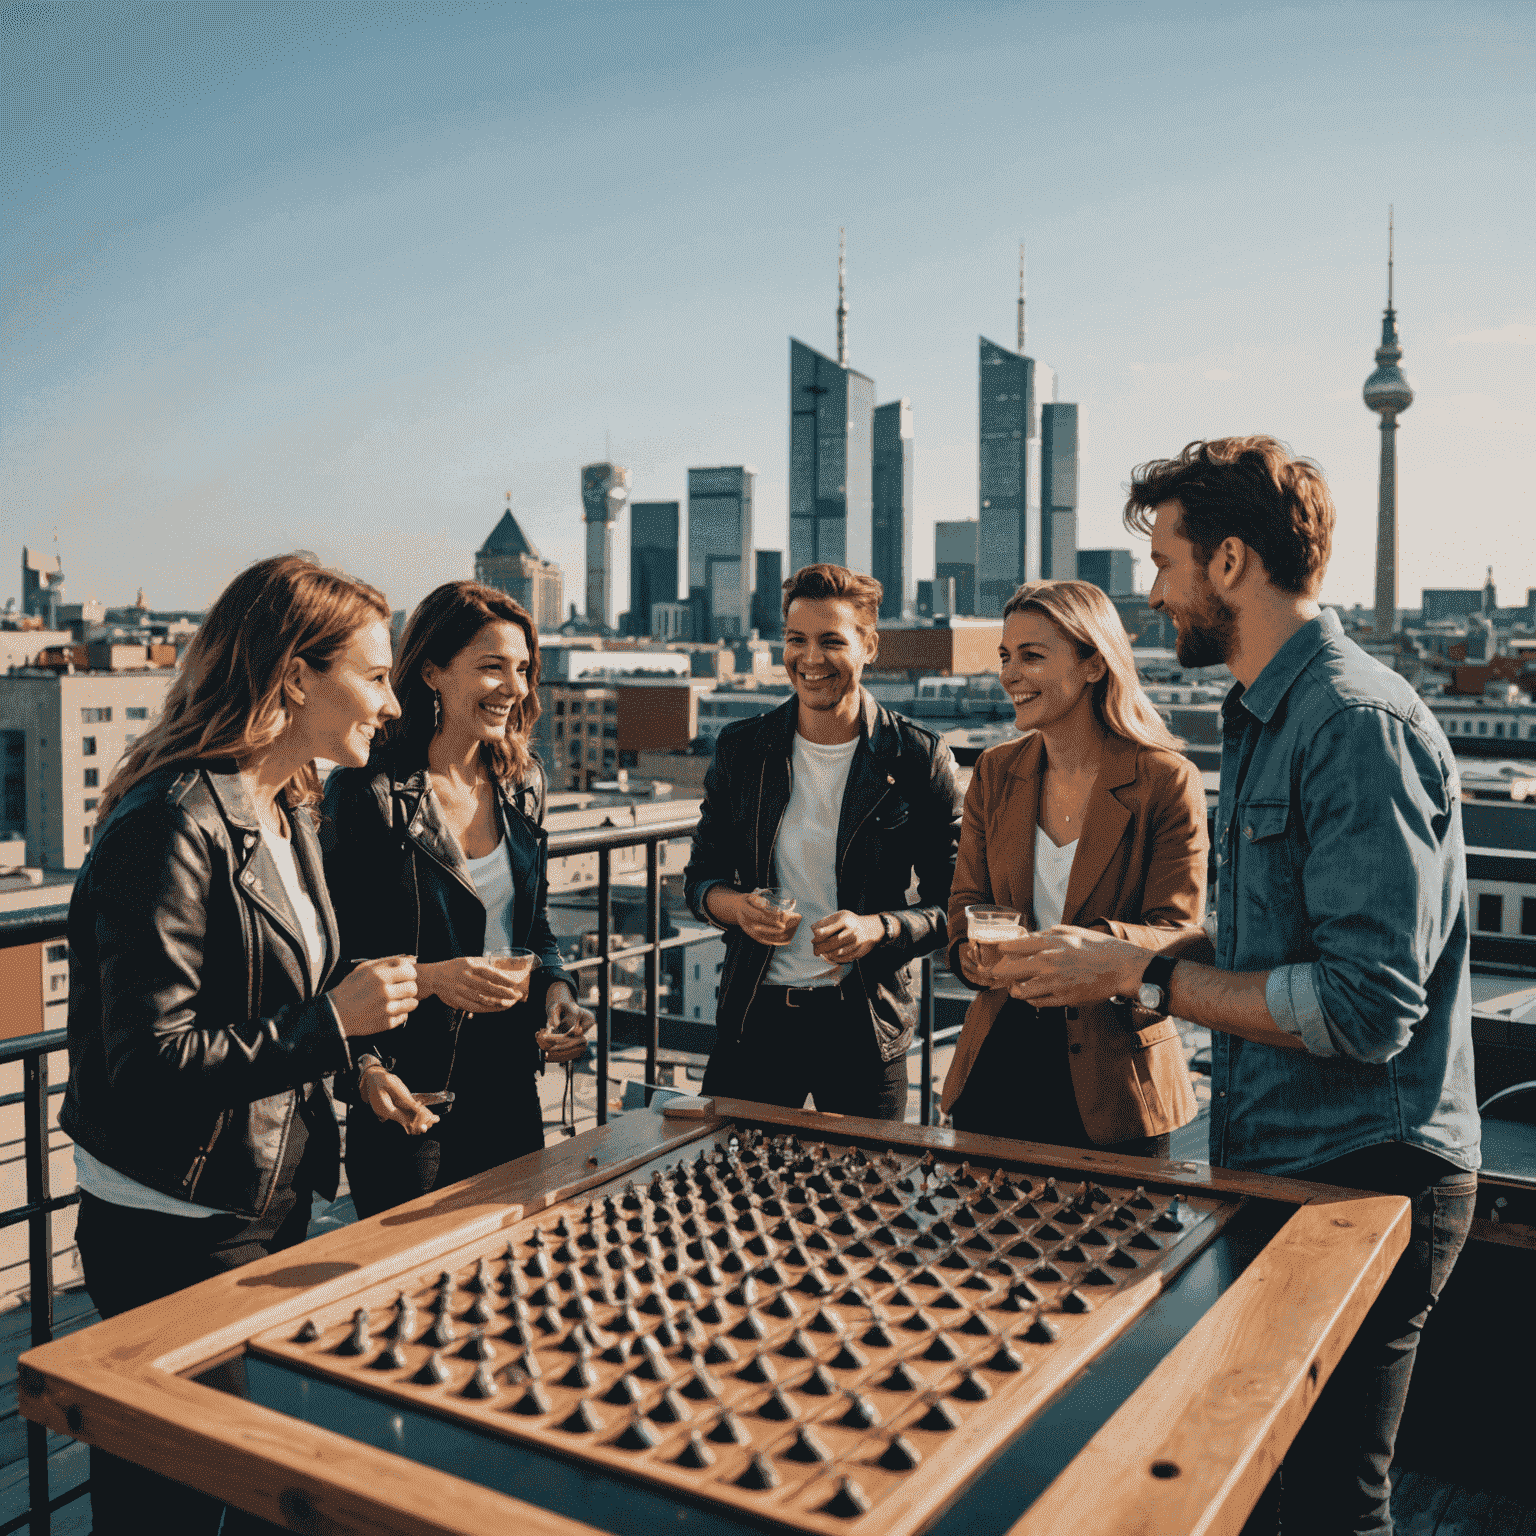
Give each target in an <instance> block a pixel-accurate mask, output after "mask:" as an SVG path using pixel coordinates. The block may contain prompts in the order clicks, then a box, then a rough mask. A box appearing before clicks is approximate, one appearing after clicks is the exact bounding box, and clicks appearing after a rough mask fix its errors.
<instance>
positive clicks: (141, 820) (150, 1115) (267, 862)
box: [59, 764, 351, 1219]
mask: <svg viewBox="0 0 1536 1536" xmlns="http://www.w3.org/2000/svg"><path fill="white" fill-rule="evenodd" d="M289 819H290V824H291V826H292V828H293V841H294V851H295V853H296V855H297V858H298V862H299V865H300V868H301V869H302V870H303V872H304V875H305V878H306V881H307V884H308V885H309V888H310V892H311V894H312V895H313V897H314V900H315V907H316V910H317V911H318V913H319V916H320V920H321V923H322V924H323V926H324V929H325V933H326V938H327V942H328V944H329V949H330V954H331V956H332V957H333V959H334V956H335V955H336V954H337V952H338V950H337V934H336V919H335V916H334V914H333V913H332V911H331V905H330V902H329V901H328V900H327V899H326V893H325V882H324V879H323V878H322V874H321V866H320V850H319V847H318V844H317V842H316V839H315V831H314V826H313V824H312V822H311V820H310V816H309V812H308V811H307V810H295V811H291V812H290V813H289ZM260 830H261V829H260V823H259V822H258V821H257V819H256V812H255V808H254V807H253V806H252V804H251V801H250V797H249V796H248V794H247V793H246V790H245V785H244V783H243V782H242V781H241V779H240V776H239V774H238V773H237V772H236V771H235V769H234V767H233V765H231V764H214V765H208V764H205V765H201V766H197V765H189V766H184V767H181V768H165V769H162V770H160V771H159V772H156V773H152V774H150V775H148V776H147V777H146V778H144V779H142V780H140V782H139V783H138V784H136V785H134V787H133V788H132V789H131V790H130V791H129V792H128V794H127V795H126V796H124V798H123V800H122V802H121V803H120V804H119V805H118V806H117V807H116V808H115V809H114V810H113V812H112V814H111V816H110V817H109V818H108V819H107V821H106V822H105V823H104V824H103V825H102V827H101V829H100V831H99V833H98V835H97V838H96V843H95V846H94V847H93V848H92V850H91V852H90V855H89V857H88V858H87V859H86V861H85V867H84V868H83V869H82V870H81V872H80V878H79V880H78V881H76V883H75V890H74V896H73V898H72V900H71V901H70V905H69V948H70V976H69V1088H68V1091H67V1092H66V1094H65V1096H64V1106H63V1108H62V1109H61V1110H60V1112H59V1124H60V1126H61V1127H62V1128H63V1129H64V1130H65V1131H66V1132H67V1133H68V1134H69V1135H70V1136H72V1137H74V1139H75V1140H76V1141H77V1142H78V1143H79V1144H80V1145H81V1146H82V1147H84V1148H85V1150H86V1151H87V1152H89V1153H91V1154H92V1156H94V1157H97V1158H99V1159H100V1160H101V1161H102V1162H104V1163H106V1164H107V1165H108V1166H109V1167H112V1168H115V1169H117V1170H118V1171H119V1172H121V1173H125V1174H127V1175H128V1176H129V1177H130V1178H133V1179H137V1180H138V1181H139V1182H140V1183H142V1184H147V1185H149V1186H151V1187H152V1188H154V1189H157V1190H159V1191H161V1192H162V1193H163V1194H167V1195H171V1196H174V1197H176V1198H178V1199H182V1200H187V1201H191V1202H193V1203H195V1204H198V1205H209V1206H215V1207H219V1208H222V1209H226V1210H232V1211H236V1212H238V1213H240V1214H241V1215H243V1216H246V1217H248V1218H253V1219H254V1218H256V1217H259V1216H262V1215H264V1214H265V1212H266V1209H267V1207H268V1205H269V1204H270V1202H271V1199H272V1196H273V1193H274V1192H275V1190H276V1189H277V1188H278V1187H279V1175H280V1174H281V1173H282V1172H283V1171H284V1170H286V1171H287V1172H288V1173H289V1174H291V1173H292V1170H293V1168H294V1166H295V1165H296V1163H297V1162H298V1160H299V1154H300V1152H301V1149H302V1153H303V1156H304V1159H305V1167H306V1171H307V1173H308V1174H310V1175H312V1176H313V1183H314V1187H315V1188H317V1189H318V1190H319V1191H320V1193H322V1194H325V1195H328V1196H333V1195H334V1194H335V1192H336V1174H337V1170H338V1167H339V1158H338V1153H339V1138H338V1135H337V1130H336V1119H335V1113H334V1110H333V1108H332V1105H331V1100H330V1094H329V1093H328V1091H327V1090H326V1087H325V1085H324V1083H323V1081H322V1080H323V1079H324V1078H325V1076H326V1075H327V1074H328V1073H333V1072H338V1071H346V1070H348V1069H349V1068H350V1066H351V1059H350V1056H349V1054H348V1048H347V1043H346V1040H345V1038H344V1037H343V1035H342V1033H341V1028H340V1026H339V1024H338V1023H337V1020H336V1015H335V1012H334V1011H333V1009H332V1008H331V1005H330V1003H329V1002H327V1001H326V1000H325V999H324V998H323V997H321V996H320V993H321V992H322V991H323V990H324V987H325V984H326V982H327V981H328V980H329V977H326V978H322V981H321V985H320V986H319V987H312V986H311V984H310V974H309V963H308V958H307V955H306V951H305V948H304V941H303V937H302V934H301V932H300V928H299V923H298V919H297V918H296V917H295V915H294V912H293V908H292V906H291V905H290V903H289V901H288V895H287V892H286V890H285V889H284V886H283V881H282V876H281V875H280V874H279V873H278V870H277V865H276V864H275V863H274V862H273V859H272V855H271V854H270V853H269V852H268V851H267V849H266V847H265V845H264V844H263V843H262V840H261V836H260Z"/></svg>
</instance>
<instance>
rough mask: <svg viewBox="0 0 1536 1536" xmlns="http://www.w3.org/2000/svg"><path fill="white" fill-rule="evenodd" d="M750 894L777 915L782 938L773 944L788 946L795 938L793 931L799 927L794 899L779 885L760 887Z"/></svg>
mask: <svg viewBox="0 0 1536 1536" xmlns="http://www.w3.org/2000/svg"><path fill="white" fill-rule="evenodd" d="M752 894H753V895H754V896H755V897H757V899H758V900H759V901H761V902H762V903H763V904H764V905H765V906H767V907H769V908H771V909H772V911H773V912H774V913H775V914H777V916H778V917H779V920H780V922H781V923H782V924H783V925H784V927H783V934H784V936H783V938H779V939H774V940H772V941H771V942H772V943H774V944H780V945H782V944H788V943H789V941H790V940H791V939H793V938H794V936H795V930H796V929H797V928H798V927H799V926H800V913H798V912H796V911H795V898H794V897H793V896H791V895H790V894H789V892H788V891H786V890H785V889H784V887H783V886H781V885H760V886H759V887H758V888H757V889H756V890H755V891H753V892H752Z"/></svg>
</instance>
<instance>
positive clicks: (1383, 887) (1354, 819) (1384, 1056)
mask: <svg viewBox="0 0 1536 1536" xmlns="http://www.w3.org/2000/svg"><path fill="white" fill-rule="evenodd" d="M1222 731H1223V735H1222V756H1221V800H1220V804H1219V806H1218V809H1217V812H1216V827H1215V843H1216V863H1217V897H1216V906H1217V926H1216V963H1217V965H1218V966H1219V967H1220V968H1221V969H1222V970H1225V971H1237V972H1255V971H1268V972H1269V980H1268V982H1267V984H1266V987H1265V994H1264V997H1265V1002H1266V1004H1267V1005H1268V1008H1269V1012H1270V1016H1271V1017H1272V1018H1273V1019H1274V1021H1275V1023H1276V1025H1277V1026H1278V1027H1279V1028H1281V1029H1283V1030H1286V1031H1288V1032H1289V1033H1291V1034H1293V1035H1296V1036H1298V1037H1299V1038H1300V1039H1301V1041H1302V1043H1303V1044H1304V1045H1305V1046H1306V1051H1305V1053H1303V1052H1301V1051H1287V1050H1278V1049H1276V1048H1275V1047H1273V1046H1267V1045H1258V1044H1255V1043H1253V1042H1252V1041H1248V1040H1242V1039H1239V1038H1238V1037H1237V1036H1235V1035H1228V1034H1225V1033H1222V1032H1220V1031H1212V1037H1213V1045H1212V1051H1211V1056H1212V1062H1211V1161H1212V1162H1213V1163H1216V1164H1219V1165H1222V1166H1225V1167H1229V1168H1252V1169H1259V1170H1262V1171H1264V1172H1267V1173H1280V1174H1299V1173H1302V1172H1304V1171H1305V1170H1306V1169H1308V1168H1311V1167H1314V1166H1316V1165H1317V1164H1319V1163H1323V1162H1327V1161H1328V1160H1329V1159H1331V1158H1335V1157H1342V1156H1344V1154H1345V1153H1348V1152H1354V1151H1357V1150H1359V1149H1361V1148H1364V1147H1370V1146H1375V1145H1378V1144H1381V1143H1384V1142H1406V1143H1408V1144H1409V1145H1412V1146H1416V1147H1422V1148H1424V1149H1425V1150H1426V1151H1429V1152H1432V1153H1434V1154H1436V1155H1437V1156H1439V1157H1442V1158H1444V1159H1445V1160H1446V1161H1447V1162H1450V1163H1453V1164H1455V1165H1456V1166H1457V1167H1459V1168H1464V1169H1467V1170H1473V1169H1476V1168H1477V1166H1478V1164H1479V1161H1480V1158H1479V1152H1478V1143H1479V1120H1478V1114H1477V1098H1476V1093H1475V1090H1474V1087H1473V1080H1472V988H1471V977H1470V973H1469V970H1468V955H1469V950H1470V925H1469V920H1468V915H1467V881H1466V859H1465V855H1464V851H1463V846H1462V834H1461V805H1460V801H1459V799H1458V784H1457V778H1456V770H1455V765H1454V761H1453V758H1452V755H1451V748H1450V745H1449V743H1448V742H1447V741H1446V739H1445V737H1444V735H1443V734H1442V733H1441V731H1440V727H1439V726H1438V724H1436V722H1435V720H1434V718H1433V717H1432V716H1431V715H1430V713H1429V711H1428V710H1427V709H1426V708H1425V707H1424V705H1423V703H1422V701H1421V700H1420V699H1419V697H1418V696H1417V695H1416V694H1415V693H1414V691H1413V690H1412V689H1411V688H1410V687H1409V686H1408V684H1407V683H1406V682H1404V681H1403V679H1402V678H1400V677H1398V676H1397V675H1396V674H1395V673H1393V672H1391V671H1389V670H1388V669H1387V668H1385V667H1383V666H1382V665H1381V664H1380V663H1379V662H1377V661H1375V660H1373V659H1372V658H1371V657H1369V656H1367V655H1366V654H1365V652H1364V651H1362V650H1361V649H1360V647H1359V646H1357V645H1355V644H1354V642H1353V641H1350V640H1347V639H1345V637H1344V633H1343V628H1342V626H1341V625H1340V623H1339V619H1338V615H1337V614H1335V613H1333V612H1332V611H1326V612H1324V613H1323V614H1322V616H1321V617H1319V618H1317V619H1314V620H1312V622H1311V623H1309V624H1305V625H1303V626H1302V628H1301V629H1299V630H1298V631H1297V632H1296V633H1295V634H1294V635H1293V636H1292V637H1291V638H1290V639H1289V640H1288V641H1287V642H1286V643H1285V644H1284V645H1283V646H1282V647H1281V648H1280V650H1279V651H1278V652H1277V653H1276V654H1275V656H1274V657H1273V659H1272V660H1271V661H1270V663H1269V665H1268V666H1266V667H1265V668H1264V670H1263V671H1262V672H1261V673H1260V674H1259V676H1258V677H1257V678H1256V679H1255V680H1254V683H1253V686H1252V687H1251V688H1249V689H1247V690H1246V691H1244V689H1243V687H1242V685H1241V684H1238V685H1237V686H1235V687H1234V688H1233V689H1232V691H1231V692H1230V693H1229V694H1228V695H1227V699H1226V702H1225V703H1224V705H1223V706H1222Z"/></svg>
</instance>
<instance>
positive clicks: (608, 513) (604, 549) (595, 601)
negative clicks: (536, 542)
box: [581, 463, 629, 628]
mask: <svg viewBox="0 0 1536 1536" xmlns="http://www.w3.org/2000/svg"><path fill="white" fill-rule="evenodd" d="M628 500H629V471H628V470H627V469H625V468H624V467H623V466H622V465H620V464H608V463H602V464H587V465H585V466H584V467H583V468H582V471H581V510H582V517H583V518H584V520H585V521H586V525H587V617H588V618H589V619H591V620H592V621H593V622H594V623H596V624H601V625H602V626H603V627H604V628H612V626H613V525H614V523H615V522H616V521H617V520H618V516H619V514H620V513H621V512H622V511H623V510H624V506H625V503H626V502H628Z"/></svg>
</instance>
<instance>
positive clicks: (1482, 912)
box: [1477, 894, 1504, 933]
mask: <svg viewBox="0 0 1536 1536" xmlns="http://www.w3.org/2000/svg"><path fill="white" fill-rule="evenodd" d="M1477 929H1478V932H1479V933H1501V932H1502V931H1503V929H1504V898H1503V897H1502V896H1490V895H1487V894H1484V895H1482V896H1479V897H1478V898H1477Z"/></svg>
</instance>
